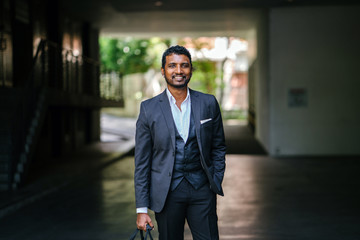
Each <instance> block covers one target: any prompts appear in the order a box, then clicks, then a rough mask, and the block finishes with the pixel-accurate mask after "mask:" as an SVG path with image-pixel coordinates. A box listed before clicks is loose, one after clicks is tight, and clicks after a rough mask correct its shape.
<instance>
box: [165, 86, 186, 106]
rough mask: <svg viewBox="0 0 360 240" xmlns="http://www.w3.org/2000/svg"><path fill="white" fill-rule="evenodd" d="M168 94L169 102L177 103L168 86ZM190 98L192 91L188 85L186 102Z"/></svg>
mask: <svg viewBox="0 0 360 240" xmlns="http://www.w3.org/2000/svg"><path fill="white" fill-rule="evenodd" d="M166 95H167V97H168V99H169V102H172V103H173V104H175V103H176V99H175V98H174V96H173V95H172V94H171V92H170V91H169V89H168V88H166ZM188 100H190V91H189V88H188V87H187V95H186V98H185V100H184V102H186V101H188Z"/></svg>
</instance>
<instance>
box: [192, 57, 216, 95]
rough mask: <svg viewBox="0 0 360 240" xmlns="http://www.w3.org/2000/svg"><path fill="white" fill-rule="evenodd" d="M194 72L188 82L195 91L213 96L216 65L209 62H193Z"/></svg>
mask: <svg viewBox="0 0 360 240" xmlns="http://www.w3.org/2000/svg"><path fill="white" fill-rule="evenodd" d="M193 66H194V71H193V75H192V78H191V81H190V84H191V87H192V88H193V89H195V90H198V91H201V92H205V93H209V94H215V91H216V87H217V84H216V74H217V71H216V65H215V63H214V62H212V61H209V60H202V61H193Z"/></svg>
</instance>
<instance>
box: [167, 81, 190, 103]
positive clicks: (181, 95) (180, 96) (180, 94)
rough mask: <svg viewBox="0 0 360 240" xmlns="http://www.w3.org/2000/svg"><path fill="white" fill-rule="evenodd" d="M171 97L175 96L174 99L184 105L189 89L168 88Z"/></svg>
mask: <svg viewBox="0 0 360 240" xmlns="http://www.w3.org/2000/svg"><path fill="white" fill-rule="evenodd" d="M167 87H168V89H169V91H170V93H171V95H173V97H174V98H175V100H176V102H177V103H178V102H179V103H180V104H181V103H182V102H183V101H184V100H185V98H186V96H187V87H184V88H174V87H171V86H169V85H168V86H167Z"/></svg>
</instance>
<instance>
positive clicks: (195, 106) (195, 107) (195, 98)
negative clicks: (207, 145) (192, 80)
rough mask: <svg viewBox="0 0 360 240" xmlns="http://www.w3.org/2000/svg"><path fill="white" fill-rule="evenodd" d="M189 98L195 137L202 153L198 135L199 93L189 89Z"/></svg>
mask: <svg viewBox="0 0 360 240" xmlns="http://www.w3.org/2000/svg"><path fill="white" fill-rule="evenodd" d="M190 98H191V113H192V115H193V117H194V122H195V131H196V138H197V141H198V145H199V148H200V152H201V153H202V147H201V136H200V113H201V104H200V101H199V95H198V94H197V93H196V92H195V91H193V90H191V89H190Z"/></svg>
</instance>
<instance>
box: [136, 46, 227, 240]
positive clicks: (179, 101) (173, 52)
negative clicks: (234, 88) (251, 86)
mask: <svg viewBox="0 0 360 240" xmlns="http://www.w3.org/2000/svg"><path fill="white" fill-rule="evenodd" d="M192 70H193V67H192V62H191V55H190V53H189V52H188V50H187V49H186V48H184V47H181V46H173V47H170V48H169V49H167V50H166V51H165V52H164V54H163V57H162V67H161V72H162V75H163V76H164V78H165V80H166V83H167V89H166V90H165V91H164V92H163V93H161V94H160V95H158V96H156V97H154V98H151V99H149V100H146V101H144V102H142V103H141V106H140V114H139V118H138V120H137V123H136V145H135V178H134V179H135V197H136V207H137V222H136V223H137V227H138V228H139V229H141V230H146V225H147V224H149V225H150V226H151V227H154V225H153V223H152V220H151V218H150V217H149V215H148V214H147V209H148V208H149V209H151V210H153V211H154V212H155V218H156V221H157V224H158V231H159V239H160V240H177V239H179V240H182V239H184V224H185V219H186V220H187V222H188V225H189V227H190V230H191V233H192V235H193V239H194V240H212V239H219V233H218V226H217V215H216V194H219V195H222V196H223V190H222V187H221V183H222V180H223V177H224V172H225V139H224V130H223V125H222V119H221V113H220V108H219V105H218V103H217V101H216V99H215V97H214V96H212V95H208V94H203V93H200V92H197V91H193V90H191V89H189V88H188V83H189V81H190V79H191V75H192Z"/></svg>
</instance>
